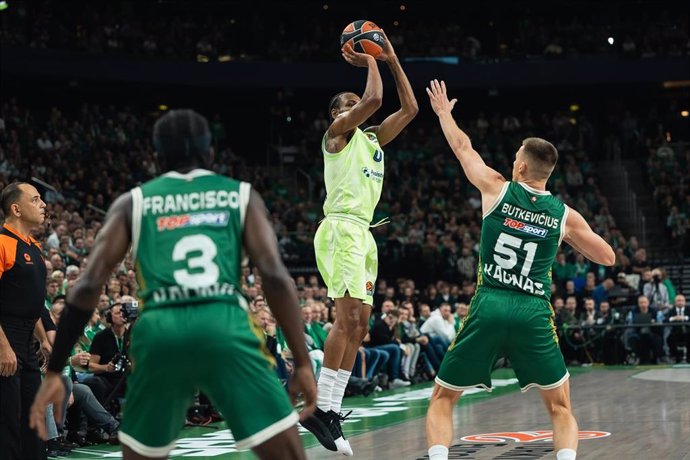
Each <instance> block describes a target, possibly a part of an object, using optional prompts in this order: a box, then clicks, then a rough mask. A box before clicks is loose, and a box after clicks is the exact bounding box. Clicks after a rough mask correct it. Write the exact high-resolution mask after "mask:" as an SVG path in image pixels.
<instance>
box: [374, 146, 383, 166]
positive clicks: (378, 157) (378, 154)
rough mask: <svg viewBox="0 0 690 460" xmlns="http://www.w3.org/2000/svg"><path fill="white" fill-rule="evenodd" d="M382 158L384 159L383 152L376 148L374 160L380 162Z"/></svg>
mask: <svg viewBox="0 0 690 460" xmlns="http://www.w3.org/2000/svg"><path fill="white" fill-rule="evenodd" d="M381 160H383V152H382V151H380V150H378V149H376V151H375V152H374V161H375V162H377V163H380V162H381Z"/></svg>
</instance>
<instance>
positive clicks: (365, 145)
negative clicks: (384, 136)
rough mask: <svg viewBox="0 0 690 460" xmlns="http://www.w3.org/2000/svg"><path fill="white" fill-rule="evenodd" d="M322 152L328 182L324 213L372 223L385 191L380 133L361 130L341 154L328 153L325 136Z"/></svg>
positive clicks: (356, 131) (353, 136)
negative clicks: (377, 134)
mask: <svg viewBox="0 0 690 460" xmlns="http://www.w3.org/2000/svg"><path fill="white" fill-rule="evenodd" d="M321 150H322V152H323V157H324V181H325V182H326V202H325V203H324V204H323V213H324V214H325V215H326V216H328V215H329V214H347V215H349V216H353V217H356V218H359V219H361V220H363V221H366V222H367V223H370V222H371V220H372V219H373V217H374V209H375V208H376V205H377V204H378V202H379V198H380V197H381V189H382V188H383V150H382V149H381V146H379V141H378V139H377V138H376V134H375V133H370V132H367V133H365V132H364V131H362V130H361V129H359V128H357V129H355V133H354V134H353V135H352V138H351V139H350V141H349V142H348V143H347V145H346V146H345V148H344V149H343V150H341V151H340V152H338V153H330V152H328V151H326V136H325V135H324V137H323V140H322V142H321Z"/></svg>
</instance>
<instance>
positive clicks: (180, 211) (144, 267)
mask: <svg viewBox="0 0 690 460" xmlns="http://www.w3.org/2000/svg"><path fill="white" fill-rule="evenodd" d="M250 190H251V186H250V185H249V184H248V183H246V182H239V181H236V180H234V179H230V178H228V177H225V176H220V175H217V174H215V173H212V172H210V171H206V170H203V169H195V170H193V171H191V172H189V173H186V174H180V173H177V172H169V173H167V174H164V175H162V176H160V177H158V178H156V179H153V180H151V181H149V182H147V183H145V184H143V185H142V186H140V187H136V188H134V189H132V257H133V260H134V263H135V265H136V272H137V278H138V282H139V287H140V291H139V297H140V298H141V300H142V302H143V304H144V308H145V309H149V308H154V307H157V306H163V305H166V306H167V305H173V304H184V305H190V304H194V303H204V302H212V301H219V300H220V301H223V300H229V301H232V302H235V303H237V302H240V305H242V306H246V303H245V302H244V299H243V298H242V296H241V295H240V289H241V282H240V278H241V275H240V273H241V261H242V234H243V229H244V217H245V215H246V211H247V203H248V202H249V193H250Z"/></svg>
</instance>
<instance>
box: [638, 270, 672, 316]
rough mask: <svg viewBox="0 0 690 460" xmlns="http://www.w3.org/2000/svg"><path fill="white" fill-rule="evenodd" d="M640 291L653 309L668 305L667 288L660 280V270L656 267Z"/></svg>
mask: <svg viewBox="0 0 690 460" xmlns="http://www.w3.org/2000/svg"><path fill="white" fill-rule="evenodd" d="M642 293H643V294H644V296H645V297H647V299H649V303H650V305H651V307H652V309H654V310H659V309H662V308H663V309H665V308H666V307H667V306H668V305H670V302H669V297H668V289H667V288H666V285H665V284H663V283H662V282H661V271H660V270H659V269H658V268H655V269H654V270H652V280H651V281H649V282H647V283H645V285H644V287H643V288H642Z"/></svg>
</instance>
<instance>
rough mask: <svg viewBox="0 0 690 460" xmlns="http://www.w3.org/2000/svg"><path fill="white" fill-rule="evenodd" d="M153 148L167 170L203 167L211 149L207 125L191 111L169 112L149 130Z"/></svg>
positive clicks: (200, 116) (204, 119)
mask: <svg viewBox="0 0 690 460" xmlns="http://www.w3.org/2000/svg"><path fill="white" fill-rule="evenodd" d="M153 145H154V146H155V147H156V151H157V152H158V154H159V155H161V156H162V157H163V159H164V161H165V163H166V167H167V168H175V167H180V166H188V165H193V164H195V163H201V164H203V163H205V162H206V161H207V160H206V157H207V156H208V152H209V149H210V147H211V131H210V130H209V128H208V121H206V118H204V117H203V116H202V115H200V114H198V113H197V112H195V111H194V110H190V109H181V110H170V111H169V112H167V113H166V114H165V115H163V116H162V117H160V118H159V119H158V121H156V124H155V125H154V126H153Z"/></svg>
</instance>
